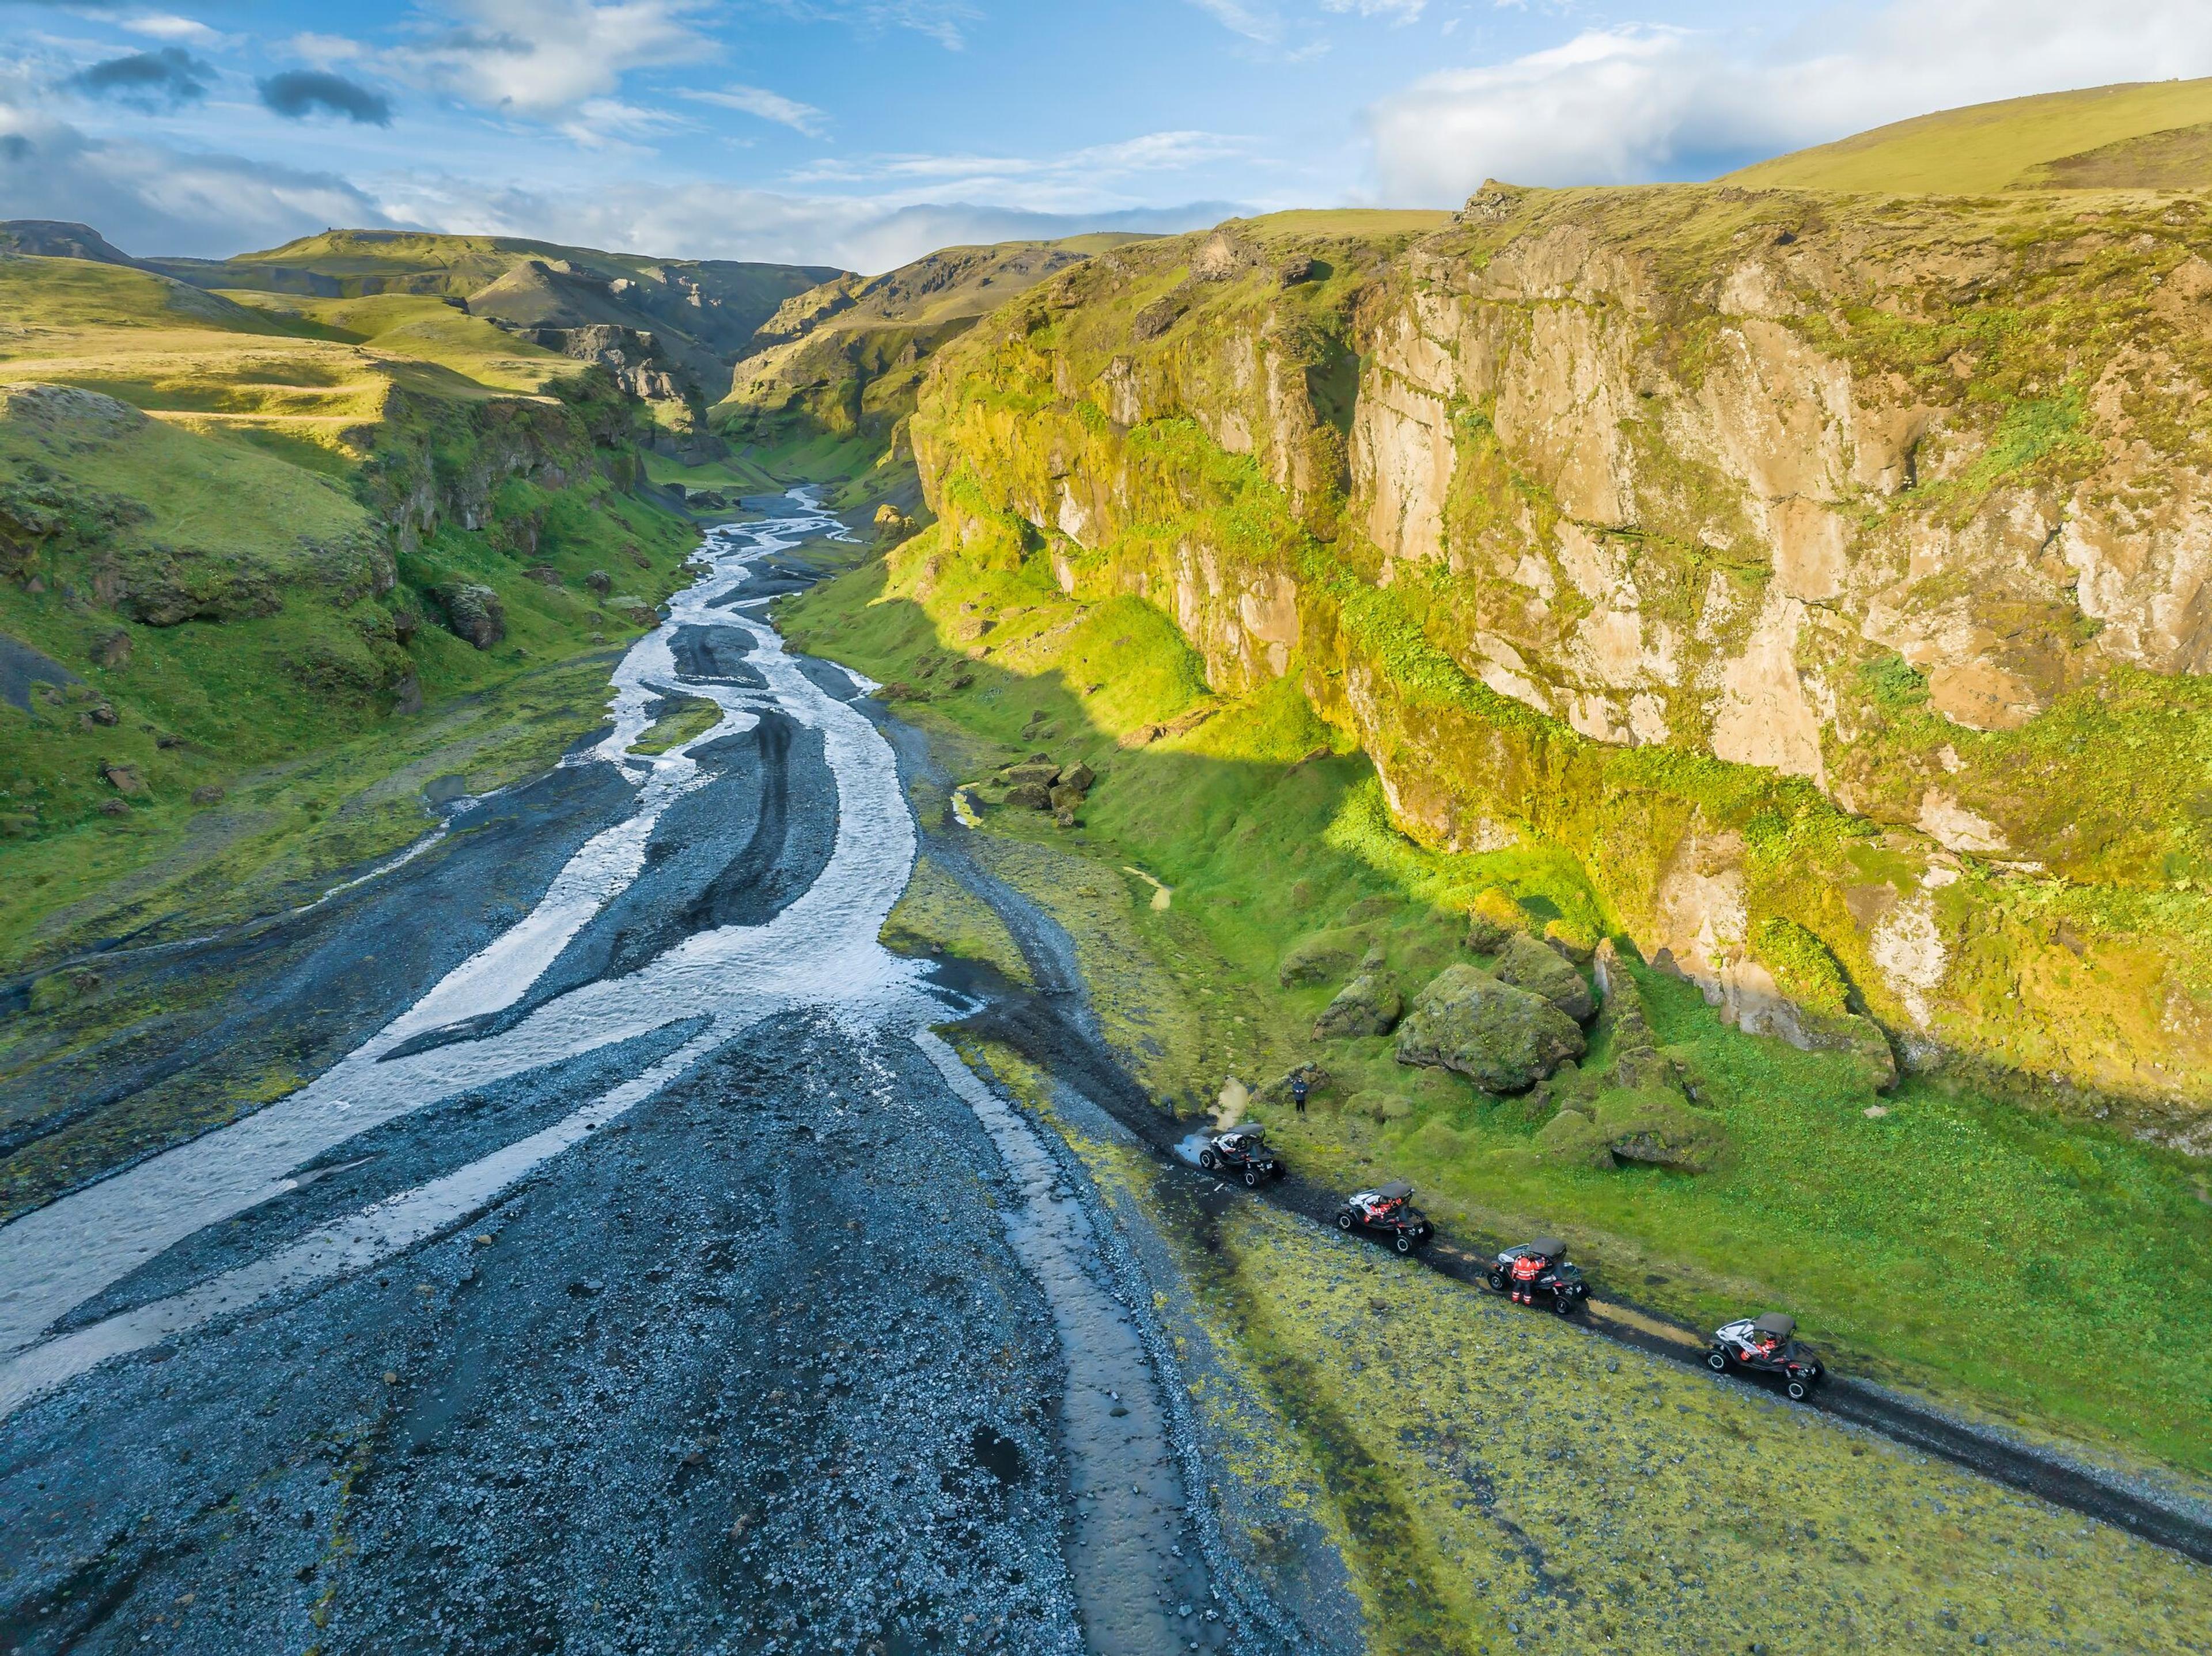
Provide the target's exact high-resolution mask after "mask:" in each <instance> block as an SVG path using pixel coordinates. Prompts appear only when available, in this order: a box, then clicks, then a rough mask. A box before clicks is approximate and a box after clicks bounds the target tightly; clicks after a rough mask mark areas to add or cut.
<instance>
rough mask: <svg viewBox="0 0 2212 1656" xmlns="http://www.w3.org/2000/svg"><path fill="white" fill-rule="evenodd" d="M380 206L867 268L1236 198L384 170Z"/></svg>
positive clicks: (595, 238) (613, 242) (432, 219)
mask: <svg viewBox="0 0 2212 1656" xmlns="http://www.w3.org/2000/svg"><path fill="white" fill-rule="evenodd" d="M383 206H384V208H385V210H386V212H387V213H388V214H389V215H391V216H392V218H394V219H398V220H403V221H407V222H410V223H420V224H426V225H435V226H436V227H438V228H440V229H444V230H452V231H457V232H466V233H472V234H481V235H530V236H534V237H541V238H544V239H547V240H554V241H565V242H569V243H573V244H580V245H583V246H592V247H612V248H625V249H631V250H635V251H638V252H651V253H656V254H659V255H660V256H662V257H664V258H735V259H761V260H767V261H770V262H774V263H781V264H836V265H840V266H842V267H844V268H846V269H848V270H864V271H870V272H873V271H878V270H890V269H891V268H893V267H894V266H896V265H900V264H905V263H906V262H907V261H908V260H909V259H913V258H920V257H921V255H922V254H923V253H926V252H930V251H932V250H933V249H935V248H939V247H945V246H954V245H956V244H959V243H966V242H988V241H1008V240H1018V239H1021V240H1026V239H1032V238H1047V237H1058V236H1068V235H1075V234H1080V233H1082V232H1084V231H1087V230H1156V231H1172V230H1187V229H1192V228H1195V227H1199V226H1201V225H1206V224H1213V223H1218V221H1220V220H1222V219H1224V218H1226V217H1228V216H1230V215H1231V214H1232V213H1234V212H1235V211H1236V210H1237V209H1235V208H1234V207H1233V206H1232V205H1231V204H1230V203H1224V202H1196V203H1187V204H1185V205H1182V206H1179V207H1158V208H1122V209H1106V210H1098V211H1088V212H1082V211H1078V212H1066V213H1054V212H1043V211H1034V210H1024V209H1018V208H1006V207H999V206H979V205H975V204H974V203H965V202H950V203H947V202H928V203H907V202H901V201H896V200H887V199H884V198H881V197H857V196H814V195H799V194H785V193H781V192H778V191H766V190H749V189H744V188H740V187H738V186H734V185H720V184H708V183H690V184H664V183H657V182H648V181H646V180H632V181H629V182H626V183H623V184H622V185H618V186H615V187H610V188H606V189H599V190H592V191H563V192H562V193H560V194H559V195H557V196H556V195H541V194H539V193H538V192H537V191H528V190H519V189H510V190H500V191H487V190H484V189H483V188H482V187H481V186H479V185H475V184H472V183H470V182H468V181H466V180H461V179H442V180H438V179H423V178H422V177H419V176H416V175H413V174H410V175H408V176H406V177H404V178H400V179H393V180H392V183H391V185H390V188H389V193H387V194H386V196H385V197H384V198H383Z"/></svg>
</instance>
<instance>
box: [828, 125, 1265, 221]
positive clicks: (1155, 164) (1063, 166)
mask: <svg viewBox="0 0 2212 1656" xmlns="http://www.w3.org/2000/svg"><path fill="white" fill-rule="evenodd" d="M1249 149H1250V143H1249V140H1247V139H1243V138H1240V137H1236V136H1231V135H1229V134H1226V133H1220V132H1195V131H1191V132H1147V133H1144V134H1141V135H1139V136H1137V137H1133V138H1124V139H1122V140H1121V141H1119V142H1118V143H1106V144H1092V145H1090V146H1088V147H1086V148H1085V149H1071V150H1066V151H1063V152H1061V153H1060V154H1059V155H1021V156H1016V155H928V154H913V155H870V156H865V157H860V158H857V159H850V160H848V159H844V158H829V159H824V160H823V161H817V162H815V163H814V164H813V165H811V166H810V167H805V168H803V169H801V170H800V171H799V172H797V173H793V174H792V175H791V178H790V180H789V181H790V182H791V183H793V184H798V185H873V186H875V188H876V189H877V191H878V195H879V197H880V198H881V199H884V200H890V201H899V202H907V203H920V202H922V201H924V200H927V199H930V198H935V199H938V200H942V199H943V198H944V197H947V196H955V197H960V198H962V199H963V200H972V199H975V198H977V197H982V198H984V199H987V200H991V201H994V202H1000V203H1005V204H1006V206H1008V207H1010V208H1012V209H1018V210H1021V211H1028V212H1053V213H1069V212H1073V213H1080V212H1083V211H1085V210H1086V209H1124V208H1128V207H1132V206H1133V205H1134V204H1135V203H1133V202H1132V201H1131V200H1130V199H1129V198H1128V197H1126V196H1121V195H1118V194H1116V193H1115V191H1114V190H1113V189H1112V188H1111V186H1112V185H1115V184H1116V183H1118V182H1120V181H1121V180H1122V179H1129V178H1133V177H1134V176H1136V175H1138V174H1140V173H1172V172H1180V171H1182V170H1185V169H1188V168H1190V167H1199V166H1202V165H1204V164H1206V162H1209V161H1221V160H1225V159H1228V158H1230V157H1232V156H1238V155H1244V154H1246V153H1247V152H1248V151H1249Z"/></svg>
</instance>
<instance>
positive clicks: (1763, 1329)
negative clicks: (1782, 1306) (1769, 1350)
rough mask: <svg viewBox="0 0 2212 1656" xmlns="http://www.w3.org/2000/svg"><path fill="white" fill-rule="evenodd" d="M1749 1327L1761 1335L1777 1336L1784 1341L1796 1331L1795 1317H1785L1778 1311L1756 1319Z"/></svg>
mask: <svg viewBox="0 0 2212 1656" xmlns="http://www.w3.org/2000/svg"><path fill="white" fill-rule="evenodd" d="M1752 1326H1753V1328H1755V1329H1757V1330H1758V1331H1759V1332H1760V1333H1762V1334H1774V1335H1778V1336H1779V1337H1780V1338H1783V1339H1785V1340H1786V1339H1788V1338H1790V1336H1791V1335H1792V1334H1795V1333H1796V1331H1797V1319H1796V1318H1795V1317H1790V1316H1785V1315H1784V1313H1781V1312H1779V1311H1770V1312H1768V1313H1766V1314H1765V1316H1764V1317H1760V1318H1758V1319H1755V1320H1754V1321H1753V1323H1752Z"/></svg>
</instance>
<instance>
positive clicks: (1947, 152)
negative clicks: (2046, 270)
mask: <svg viewBox="0 0 2212 1656" xmlns="http://www.w3.org/2000/svg"><path fill="white" fill-rule="evenodd" d="M2208 123H2212V79H2206V80H2196V81H2154V82H2136V83H2133V84H2129V85H2123V86H2104V87H2091V88H2087V89H2085V90H2082V91H2078V92H2053V93H2047V94H2043V95H2041V96H2038V97H2033V98H2008V99H2006V100H2003V101H2002V102H1999V103H1990V104H1974V105H1972V106H1968V107H1967V108H1965V109H1947V110H1943V111H1941V112H1938V113H1936V114H1933V115H1921V116H1917V117H1915V118H1913V119H1911V120H1909V121H1898V122H1896V123H1894V124H1891V125H1888V126H1878V127H1876V128H1875V129H1874V130H1872V131H1870V132H1862V133H1859V134H1857V136H1852V137H1849V138H1843V139H1839V140H1838V141H1837V142H1836V143H1825V144H1821V145H1820V146H1818V147H1817V148H1815V149H1801V150H1799V151H1797V152H1796V154H1795V155H1780V156H1777V157H1776V158H1775V159H1774V160H1772V161H1760V162H1759V163H1757V164H1756V165H1754V166H1751V167H1744V168H1742V169H1741V171H1738V172H1735V173H1729V175H1728V176H1727V177H1726V178H1724V179H1721V180H1720V182H1721V183H1723V184H1735V185H1744V186H1746V187H1747V188H1752V189H1760V190H1863V191H1889V192H1893V193H1897V194H1920V193H1929V194H1943V195H1981V194H1985V193H1987V192H1989V191H1996V190H2012V189H2168V190H2175V189H2203V188H2205V187H2207V186H2208V185H2212V168H2208V167H2206V166H2205V165H2204V162H2205V161H2207V160H2208V159H2212V144H2208V143H2207V141H2206V137H2205V135H2203V134H2202V133H2199V134H2196V135H2193V136H2191V135H2188V134H2186V133H2185V129H2189V128H2197V127H2204V126H2206V125H2207V124H2208Z"/></svg>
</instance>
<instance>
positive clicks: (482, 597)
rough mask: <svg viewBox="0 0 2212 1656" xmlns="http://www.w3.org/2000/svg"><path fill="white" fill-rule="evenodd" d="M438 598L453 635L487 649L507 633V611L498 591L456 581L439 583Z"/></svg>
mask: <svg viewBox="0 0 2212 1656" xmlns="http://www.w3.org/2000/svg"><path fill="white" fill-rule="evenodd" d="M437 596H438V600H439V602H440V603H441V604H444V606H445V610H446V627H447V630H448V631H450V632H451V633H452V634H453V636H454V637H455V638H458V639H462V640H465V641H467V642H468V643H470V644H472V645H474V646H476V647H477V649H479V650H489V649H490V648H491V646H493V645H495V644H497V643H499V642H500V641H501V640H502V639H504V638H506V636H507V611H506V609H505V608H504V606H502V605H501V603H500V600H499V594H498V593H497V592H495V591H493V590H492V589H491V588H490V587H489V586H477V585H472V584H471V583H468V582H465V581H456V582H454V583H453V585H449V586H444V587H441V588H440V589H439V591H438V594H437Z"/></svg>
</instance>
